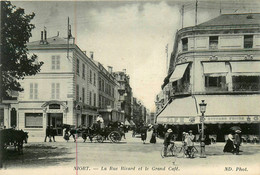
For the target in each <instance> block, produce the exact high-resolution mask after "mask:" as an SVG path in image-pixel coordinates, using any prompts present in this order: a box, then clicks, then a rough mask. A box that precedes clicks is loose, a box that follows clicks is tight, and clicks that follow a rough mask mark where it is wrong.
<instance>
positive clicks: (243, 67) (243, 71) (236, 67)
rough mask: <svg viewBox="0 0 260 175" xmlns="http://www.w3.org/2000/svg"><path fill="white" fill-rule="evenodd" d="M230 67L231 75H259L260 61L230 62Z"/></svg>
mask: <svg viewBox="0 0 260 175" xmlns="http://www.w3.org/2000/svg"><path fill="white" fill-rule="evenodd" d="M230 64H231V67H232V75H248V76H250V75H251V76H253V75H260V62H259V61H250V62H249V61H247V62H230Z"/></svg>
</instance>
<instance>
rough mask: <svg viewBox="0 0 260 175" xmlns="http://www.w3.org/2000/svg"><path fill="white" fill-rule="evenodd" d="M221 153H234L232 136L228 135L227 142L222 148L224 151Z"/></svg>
mask: <svg viewBox="0 0 260 175" xmlns="http://www.w3.org/2000/svg"><path fill="white" fill-rule="evenodd" d="M223 152H224V153H225V152H230V153H233V152H234V141H233V136H232V134H229V135H228V140H227V143H226V145H225V147H224V150H223Z"/></svg>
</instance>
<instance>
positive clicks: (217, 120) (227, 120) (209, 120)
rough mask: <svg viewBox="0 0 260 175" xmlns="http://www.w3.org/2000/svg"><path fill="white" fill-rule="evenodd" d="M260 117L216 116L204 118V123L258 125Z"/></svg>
mask: <svg viewBox="0 0 260 175" xmlns="http://www.w3.org/2000/svg"><path fill="white" fill-rule="evenodd" d="M258 122H260V116H218V117H205V123H258Z"/></svg>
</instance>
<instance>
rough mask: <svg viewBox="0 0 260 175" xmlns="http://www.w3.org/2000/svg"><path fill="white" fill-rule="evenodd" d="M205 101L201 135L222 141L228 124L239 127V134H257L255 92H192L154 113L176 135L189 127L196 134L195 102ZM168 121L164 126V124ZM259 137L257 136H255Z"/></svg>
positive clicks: (259, 114)
mask: <svg viewBox="0 0 260 175" xmlns="http://www.w3.org/2000/svg"><path fill="white" fill-rule="evenodd" d="M201 100H205V103H207V108H206V112H205V114H204V116H205V120H204V124H205V135H206V136H209V137H210V138H214V140H217V141H225V140H226V137H227V135H228V134H229V133H230V132H231V130H230V128H231V127H232V126H238V127H240V128H241V130H242V133H241V136H243V137H246V138H249V141H250V138H256V139H257V138H259V133H260V132H259V128H260V111H259V108H260V104H259V100H260V96H259V95H194V96H190V97H184V98H178V99H173V101H172V102H171V103H170V104H168V105H167V106H166V108H165V109H164V110H163V111H162V112H161V113H159V114H158V115H157V123H158V124H163V125H166V126H165V127H171V128H172V129H174V132H175V134H176V135H178V138H179V139H180V138H181V133H182V132H187V131H189V130H193V133H194V134H196V135H198V134H199V129H201V120H200V116H201V114H200V112H199V111H198V109H199V103H200V102H201ZM167 125H168V126H167ZM258 140H259V139H258Z"/></svg>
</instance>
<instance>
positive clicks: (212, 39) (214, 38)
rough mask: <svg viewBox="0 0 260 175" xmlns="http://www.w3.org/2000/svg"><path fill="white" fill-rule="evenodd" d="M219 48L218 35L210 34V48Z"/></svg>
mask: <svg viewBox="0 0 260 175" xmlns="http://www.w3.org/2000/svg"><path fill="white" fill-rule="evenodd" d="M217 48H218V36H210V37H209V49H212V50H213V49H217Z"/></svg>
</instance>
